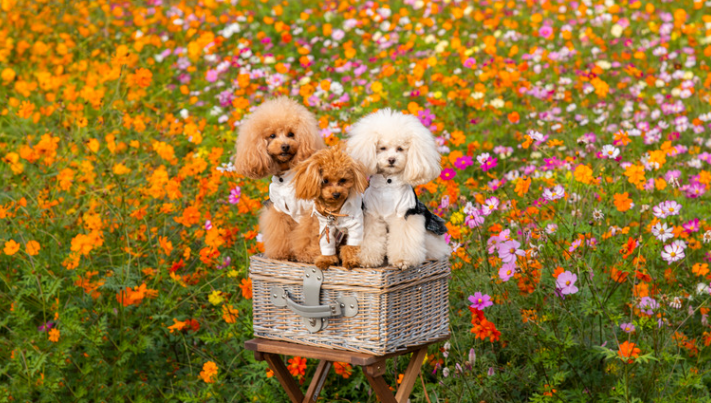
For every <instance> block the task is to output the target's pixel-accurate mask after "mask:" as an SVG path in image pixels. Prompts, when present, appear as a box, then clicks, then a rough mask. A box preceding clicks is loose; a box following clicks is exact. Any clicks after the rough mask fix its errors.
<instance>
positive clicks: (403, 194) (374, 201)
mask: <svg viewBox="0 0 711 403" xmlns="http://www.w3.org/2000/svg"><path fill="white" fill-rule="evenodd" d="M363 202H364V203H365V208H366V209H367V211H368V213H369V214H374V215H376V216H379V217H383V218H387V217H390V216H392V215H396V216H397V217H398V218H404V217H405V215H407V212H408V210H410V209H413V208H415V206H416V205H417V198H416V197H415V192H414V191H413V190H412V186H410V185H409V184H407V183H405V182H403V181H402V180H400V179H399V178H398V177H397V176H391V177H389V178H386V177H384V176H383V175H373V176H371V177H370V187H368V189H366V190H365V193H364V194H363Z"/></svg>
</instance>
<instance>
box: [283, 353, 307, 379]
mask: <svg viewBox="0 0 711 403" xmlns="http://www.w3.org/2000/svg"><path fill="white" fill-rule="evenodd" d="M287 368H288V369H289V372H290V373H291V375H292V376H296V377H299V378H302V377H304V375H306V358H301V357H294V358H289V366H288V367H287Z"/></svg>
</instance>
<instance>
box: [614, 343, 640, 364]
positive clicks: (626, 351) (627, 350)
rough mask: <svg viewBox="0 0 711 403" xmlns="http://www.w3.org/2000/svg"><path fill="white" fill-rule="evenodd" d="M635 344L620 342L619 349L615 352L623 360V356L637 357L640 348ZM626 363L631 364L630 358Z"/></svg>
mask: <svg viewBox="0 0 711 403" xmlns="http://www.w3.org/2000/svg"><path fill="white" fill-rule="evenodd" d="M635 346H636V344H634V343H630V342H629V341H626V342H624V343H622V344H620V350H619V351H618V352H617V354H618V355H619V356H620V358H622V359H623V361H624V359H625V358H637V357H638V356H639V353H640V352H641V350H640V349H639V348H637V347H635ZM627 363H628V364H631V363H632V360H628V361H627Z"/></svg>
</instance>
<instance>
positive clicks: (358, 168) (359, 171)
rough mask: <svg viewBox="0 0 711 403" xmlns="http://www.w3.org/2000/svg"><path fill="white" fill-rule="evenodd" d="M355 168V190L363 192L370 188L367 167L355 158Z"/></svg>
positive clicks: (352, 166) (353, 165)
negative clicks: (366, 172)
mask: <svg viewBox="0 0 711 403" xmlns="http://www.w3.org/2000/svg"><path fill="white" fill-rule="evenodd" d="M351 168H352V169H353V182H354V183H355V184H354V185H353V191H354V192H356V193H363V192H365V189H367V188H368V176H367V175H366V174H365V167H364V166H363V164H361V163H360V162H358V161H356V160H353V163H352V164H351Z"/></svg>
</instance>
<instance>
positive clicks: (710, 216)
mask: <svg viewBox="0 0 711 403" xmlns="http://www.w3.org/2000/svg"><path fill="white" fill-rule="evenodd" d="M709 60H711V4H710V3H709V2H704V1H664V2H660V1H646V0H620V1H613V0H604V1H600V0H581V1H557V0H555V1H548V0H542V1H533V0H526V1H524V0H482V1H477V2H465V1H456V0H451V1H449V0H444V1H432V0H405V1H393V2H385V1H382V2H376V1H366V2H358V3H356V2H352V1H350V0H345V1H340V2H336V1H325V2H320V3H317V2H313V1H306V2H296V1H295V2H288V1H282V2H276V1H274V2H271V1H266V0H264V1H256V2H251V1H248V0H232V1H231V2H230V1H227V0H225V1H219V0H203V1H198V2H195V1H183V2H171V1H166V0H146V1H143V2H128V1H115V2H109V1H104V0H98V1H76V2H70V1H65V2H59V1H47V0H37V1H27V0H1V1H0V99H2V100H3V101H2V102H0V268H1V270H0V279H1V280H2V281H0V309H1V311H0V312H2V314H1V315H0V402H10V401H12V402H56V401H61V402H103V401H105V402H149V401H150V402H153V401H173V402H203V401H224V402H285V401H287V397H286V394H284V393H283V392H282V391H281V388H280V387H279V384H278V381H277V380H276V378H275V377H274V376H273V374H272V373H271V371H269V370H268V369H267V365H266V363H264V362H257V361H255V360H254V357H253V354H252V353H251V352H249V351H245V350H244V348H243V344H244V341H246V340H248V339H250V338H252V322H251V316H252V303H251V298H252V286H251V281H250V280H249V278H248V275H247V271H248V259H249V256H250V255H252V254H255V253H259V252H260V250H261V249H262V244H261V243H260V239H261V236H260V235H259V228H258V226H257V219H256V216H257V213H258V211H259V208H260V207H261V205H262V201H263V200H264V199H265V198H266V197H267V188H268V180H266V179H265V180H262V181H252V180H248V179H245V178H243V177H241V176H239V175H237V174H236V173H234V171H233V169H232V164H231V163H230V158H231V156H232V155H233V149H234V141H235V138H236V132H237V131H236V128H237V127H238V126H239V124H240V121H241V120H242V119H243V118H244V117H245V116H246V115H247V114H248V113H249V111H250V108H252V107H254V106H257V105H259V104H260V103H261V102H262V101H263V100H265V99H268V98H269V97H272V96H275V95H289V96H291V97H293V98H294V99H297V100H298V101H300V102H302V103H303V104H304V105H306V106H307V107H308V108H309V109H310V110H311V111H313V112H314V113H315V114H316V116H317V118H318V119H319V125H320V129H321V133H322V135H323V137H324V138H325V139H326V142H327V143H328V144H329V145H333V144H336V143H338V142H339V141H340V139H341V138H342V137H344V135H345V133H347V131H348V127H349V126H350V125H351V124H353V123H354V122H355V121H356V120H357V119H359V118H360V117H362V116H364V115H366V114H367V113H369V112H372V111H374V110H377V109H380V108H385V107H390V108H393V109H397V110H402V111H405V112H406V113H410V114H413V115H416V116H417V117H418V118H419V119H420V120H421V121H422V122H423V123H424V124H425V125H426V126H428V127H430V129H431V131H432V133H433V134H434V135H435V136H436V137H437V142H438V146H439V147H440V152H441V154H442V166H443V168H444V169H443V171H442V174H441V176H440V177H439V178H438V179H437V180H435V181H433V182H431V183H428V184H426V185H422V186H419V187H418V188H417V192H418V194H419V195H420V199H421V200H423V201H425V202H426V203H428V204H429V207H430V209H431V210H433V211H435V212H436V213H437V214H439V215H440V216H442V217H443V218H445V219H446V220H447V227H448V228H449V233H448V240H449V242H450V244H451V246H452V250H453V254H452V267H453V274H452V279H451V282H450V293H451V294H450V306H451V309H450V320H451V327H452V338H451V339H450V340H449V342H447V343H446V344H441V345H439V346H438V347H437V348H434V347H433V348H432V349H431V350H430V351H429V354H428V356H427V359H426V363H425V365H424V367H423V371H422V374H421V377H419V378H418V380H417V382H416V385H415V389H414V392H413V395H412V399H411V401H412V402H480V401H486V402H513V401H532V402H545V401H550V402H555V401H560V402H591V401H601V402H607V401H624V402H633V401H637V402H647V401H659V402H661V401H665V402H667V401H668V402H680V401H689V402H691V401H693V402H696V401H702V402H703V401H711V363H710V361H711V347H710V345H711V327H710V326H709V318H708V317H709V313H710V309H711V304H710V300H711V287H710V286H709V281H711V272H710V269H709V264H710V261H711V207H710V206H709V194H710V193H709V190H710V189H711V135H710V134H709V133H711V65H710V64H709ZM287 364H288V368H289V370H290V371H291V372H292V374H293V375H294V376H296V377H298V378H299V379H300V380H301V381H302V382H303V383H304V384H306V383H308V380H309V379H310V376H311V375H312V374H313V372H314V371H315V369H316V364H315V362H312V361H309V360H306V359H303V358H301V357H294V358H291V359H290V360H289V362H288V363H287ZM406 364H407V363H406V360H399V361H397V362H391V363H390V364H389V365H388V370H387V374H386V379H387V380H388V381H389V382H391V383H392V384H396V383H397V381H398V380H399V379H401V378H402V374H403V373H404V370H405V368H406ZM321 396H322V398H323V399H324V401H329V402H336V401H338V402H374V401H375V396H374V395H373V394H372V393H371V391H370V390H369V386H368V384H367V382H366V381H365V378H364V376H363V374H362V373H361V371H360V370H359V369H357V368H352V367H351V366H350V365H348V364H341V363H336V365H334V371H333V372H332V373H331V376H330V377H329V378H328V380H327V383H326V385H325V387H324V390H323V392H322V394H321Z"/></svg>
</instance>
